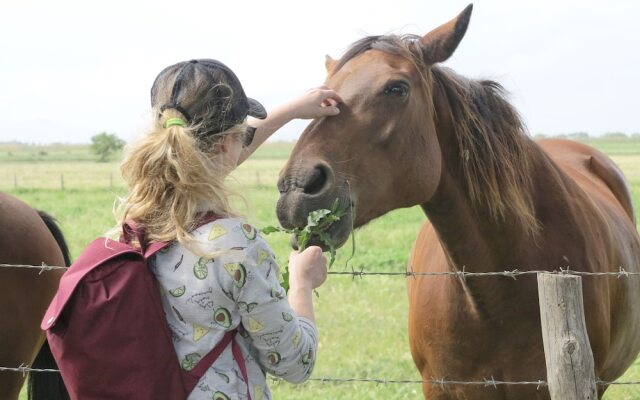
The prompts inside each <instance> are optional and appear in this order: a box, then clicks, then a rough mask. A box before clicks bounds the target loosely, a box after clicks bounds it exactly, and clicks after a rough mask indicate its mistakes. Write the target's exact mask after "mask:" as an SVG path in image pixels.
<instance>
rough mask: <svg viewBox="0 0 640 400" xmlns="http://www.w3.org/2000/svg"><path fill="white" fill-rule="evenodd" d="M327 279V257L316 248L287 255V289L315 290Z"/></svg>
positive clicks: (311, 247)
mask: <svg viewBox="0 0 640 400" xmlns="http://www.w3.org/2000/svg"><path fill="white" fill-rule="evenodd" d="M326 279H327V257H325V255H324V254H323V253H322V249H321V248H320V247H318V246H310V247H308V248H306V249H305V250H303V251H301V252H297V251H292V252H291V254H289V287H290V288H291V289H293V288H301V289H308V290H309V291H311V290H312V289H316V288H317V287H319V286H320V285H322V284H323V283H324V281H325V280H326Z"/></svg>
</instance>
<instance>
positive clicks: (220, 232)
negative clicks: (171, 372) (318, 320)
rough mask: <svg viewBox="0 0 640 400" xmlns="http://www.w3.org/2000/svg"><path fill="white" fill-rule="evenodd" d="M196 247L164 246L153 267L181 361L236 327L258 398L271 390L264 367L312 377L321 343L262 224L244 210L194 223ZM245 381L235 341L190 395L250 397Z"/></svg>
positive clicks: (189, 364)
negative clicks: (293, 299) (243, 215)
mask: <svg viewBox="0 0 640 400" xmlns="http://www.w3.org/2000/svg"><path fill="white" fill-rule="evenodd" d="M192 235H193V236H194V238H195V239H196V243H195V244H192V245H190V246H197V248H198V251H197V252H196V253H198V254H208V255H212V256H213V258H211V257H210V256H206V257H201V256H198V255H196V253H194V252H192V251H190V250H189V249H187V248H186V247H184V246H182V245H180V244H178V243H177V242H176V243H174V244H173V245H171V246H169V247H167V248H166V249H164V250H162V251H161V252H159V253H158V254H157V255H156V256H155V259H154V260H153V261H152V263H151V266H152V269H153V271H154V273H155V275H156V277H157V279H158V282H159V284H160V290H161V294H162V303H163V307H164V310H165V314H166V316H167V322H168V324H169V328H170V330H171V333H172V338H173V344H174V346H175V349H176V353H177V355H178V359H179V361H180V364H181V367H182V368H184V369H185V370H190V369H192V368H194V367H195V365H196V364H197V363H198V361H199V360H200V358H201V357H203V356H204V355H206V354H207V353H208V352H209V351H211V349H213V348H214V347H215V345H216V344H217V343H218V342H219V341H220V340H221V339H222V337H223V336H224V333H225V332H226V331H229V330H232V329H236V328H238V334H237V335H236V340H237V341H238V343H239V345H240V348H241V349H242V354H243V356H244V359H245V364H246V367H247V374H248V378H249V390H250V391H251V399H252V400H266V399H270V398H271V394H270V392H269V389H268V387H267V385H266V379H265V372H267V373H269V374H271V375H273V376H275V377H279V378H282V379H285V380H287V381H289V382H292V383H299V382H302V381H304V380H306V379H307V378H308V377H309V375H310V374H311V371H312V369H313V366H314V363H315V355H316V350H317V343H318V340H317V331H316V328H315V326H314V324H313V323H312V322H311V321H310V320H308V319H305V318H301V317H298V316H296V314H295V313H294V312H293V310H292V309H291V307H290V306H289V303H288V301H287V299H286V296H285V291H284V289H283V288H282V287H281V286H280V283H279V280H278V276H279V268H278V265H277V264H276V261H275V259H274V255H273V252H272V251H271V249H270V248H269V246H268V245H267V243H266V242H265V241H264V239H263V238H262V237H261V236H260V235H259V234H258V232H257V231H256V229H255V228H254V227H253V226H251V225H249V224H247V223H245V222H244V221H242V220H241V219H238V218H225V219H218V220H216V221H213V222H210V223H208V224H206V225H203V226H201V227H200V228H198V229H196V230H194V231H193V232H192ZM247 398H248V397H247V385H246V384H245V382H244V380H243V378H242V374H241V373H240V369H239V367H238V365H237V363H236V361H235V360H234V358H233V355H232V352H231V346H230V345H229V346H227V348H226V349H225V350H224V351H223V352H222V354H221V355H220V357H219V358H218V359H217V360H216V362H215V363H214V364H213V365H212V366H211V368H209V370H208V371H207V373H206V374H205V375H204V376H203V377H202V378H201V379H200V381H199V382H198V384H197V386H196V387H195V389H194V390H193V392H191V395H190V396H189V400H200V399H206V400H212V399H213V400H227V399H247Z"/></svg>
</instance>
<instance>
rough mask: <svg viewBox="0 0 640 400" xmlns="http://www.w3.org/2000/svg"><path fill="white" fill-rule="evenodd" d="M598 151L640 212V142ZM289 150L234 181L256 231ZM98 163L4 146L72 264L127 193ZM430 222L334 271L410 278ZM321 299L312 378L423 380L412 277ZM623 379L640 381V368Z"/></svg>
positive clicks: (254, 163) (3, 180) (399, 387)
mask: <svg viewBox="0 0 640 400" xmlns="http://www.w3.org/2000/svg"><path fill="white" fill-rule="evenodd" d="M591 144H593V145H595V146H596V147H599V148H601V149H603V151H605V152H607V153H608V154H610V155H612V157H613V158H614V159H615V161H616V162H617V163H618V164H619V165H620V167H621V168H622V169H623V170H624V172H625V173H626V174H627V177H628V178H629V180H630V182H631V186H632V190H633V194H634V200H635V203H636V206H638V205H639V201H638V200H639V199H640V140H621V141H618V140H614V141H592V143H591ZM9 146H11V147H9ZM290 148H291V146H290V144H284V143H276V144H268V145H266V146H264V147H263V148H262V149H260V150H259V152H257V153H256V154H255V155H254V157H253V158H252V159H250V160H249V161H247V162H246V163H245V164H244V165H242V166H241V167H240V168H239V169H238V170H237V171H236V173H234V176H233V177H232V179H231V182H230V184H231V186H232V187H234V188H235V189H236V190H237V192H238V193H239V194H241V196H242V198H244V199H245V200H246V202H247V204H246V205H245V204H244V202H243V201H242V200H241V199H240V198H237V199H236V204H237V205H238V208H239V209H240V211H242V212H244V213H245V214H246V215H247V218H248V219H249V220H250V221H251V222H252V223H254V225H257V226H258V227H261V226H267V225H276V224H277V219H276V217H275V215H274V205H275V202H276V200H277V198H278V193H277V190H276V189H275V181H276V179H277V173H278V171H279V169H280V168H281V166H282V165H283V164H284V162H285V158H286V156H287V155H288V152H289V151H290ZM42 153H46V154H42ZM92 159H93V156H91V154H89V153H88V151H87V148H86V146H85V147H82V146H70V147H69V148H66V147H65V146H62V145H61V146H54V147H52V148H49V147H37V148H36V147H33V146H28V147H27V146H20V145H16V144H13V145H6V146H5V145H0V190H3V191H6V192H9V193H11V194H14V195H15V196H17V197H19V198H21V199H23V200H24V201H26V202H27V203H29V204H31V205H32V206H34V207H36V208H39V209H43V210H46V211H49V212H50V213H52V214H53V215H54V216H55V217H56V218H58V220H59V222H60V223H61V226H62V229H63V231H64V233H65V235H66V237H67V239H68V241H69V243H70V248H71V252H72V256H73V257H75V256H77V255H78V254H79V252H80V251H81V250H82V249H83V248H84V246H85V245H86V244H87V243H88V242H89V241H91V240H92V239H93V238H95V237H96V236H99V235H101V234H103V233H104V232H105V231H106V230H108V229H109V228H111V227H112V224H113V217H112V213H111V210H112V207H113V204H114V200H115V199H116V197H117V196H119V195H122V194H123V193H124V188H123V187H122V182H121V181H120V179H119V172H118V166H117V163H116V162H111V163H96V162H94V161H92ZM63 187H64V190H62V188H63ZM423 221H424V215H423V214H422V212H421V211H420V209H419V208H417V207H413V208H408V209H401V210H396V211H394V212H391V213H389V214H387V215H386V216H384V217H382V218H380V219H378V220H376V221H373V222H372V223H370V224H368V225H367V226H366V227H364V228H363V229H361V230H360V231H358V233H357V234H356V253H355V255H354V256H353V258H351V244H347V245H346V246H345V247H344V248H343V250H341V251H340V252H339V254H338V259H337V261H336V263H335V265H334V267H333V270H344V269H347V270H349V269H351V268H352V267H353V268H356V269H360V268H363V269H364V270H365V271H404V266H405V263H406V259H407V256H408V253H409V250H410V248H411V245H412V243H413V240H414V238H415V236H416V234H417V232H418V230H419V228H420V226H421V224H422V222H423ZM288 239H289V238H288V237H286V236H284V235H281V234H275V235H271V236H269V237H268V240H269V242H270V243H271V244H272V247H273V248H274V251H275V252H276V254H277V255H278V257H279V258H280V261H281V262H283V261H284V260H285V259H286V256H287V255H288V252H289V247H288ZM347 262H348V264H347ZM318 293H319V297H318V298H316V299H315V305H316V316H317V320H318V321H317V322H318V327H319V331H320V351H319V359H318V362H317V365H316V369H315V372H314V375H313V376H314V377H317V378H320V377H338V378H381V379H386V380H404V379H409V380H416V379H420V377H419V375H418V374H417V372H416V370H415V368H414V366H413V362H412V360H411V356H410V353H409V349H408V338H407V329H406V320H407V298H406V292H405V278H402V277H377V276H368V277H364V278H362V279H355V280H354V279H351V278H348V277H342V276H332V277H331V278H330V280H329V281H328V282H327V283H326V284H325V285H324V286H323V287H322V288H320V289H319V290H318ZM539 378H540V379H545V377H539ZM621 380H640V361H636V363H635V364H634V366H632V367H631V368H630V369H629V371H628V372H627V374H626V375H625V376H623V377H622V378H621ZM271 388H272V391H273V394H274V397H275V398H276V399H327V398H336V399H347V398H348V399H383V398H384V399H407V398H421V388H420V385H416V384H374V383H322V382H313V381H312V382H307V383H305V384H303V385H302V386H292V385H289V384H285V383H280V382H274V383H272V384H271ZM22 398H24V399H26V397H25V396H23V397H21V399H22ZM637 398H640V386H631V387H623V386H620V387H614V388H612V389H610V390H609V391H608V392H607V397H606V399H607V400H613V399H637Z"/></svg>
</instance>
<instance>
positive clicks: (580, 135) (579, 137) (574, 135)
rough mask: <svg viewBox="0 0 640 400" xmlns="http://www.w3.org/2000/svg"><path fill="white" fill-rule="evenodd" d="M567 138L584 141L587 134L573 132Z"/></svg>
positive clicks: (587, 136)
mask: <svg viewBox="0 0 640 400" xmlns="http://www.w3.org/2000/svg"><path fill="white" fill-rule="evenodd" d="M569 138H571V139H575V140H585V139H589V134H588V133H587V132H573V133H570V134H569Z"/></svg>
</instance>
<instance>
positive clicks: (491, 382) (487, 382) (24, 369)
mask: <svg viewBox="0 0 640 400" xmlns="http://www.w3.org/2000/svg"><path fill="white" fill-rule="evenodd" d="M0 372H20V373H22V374H23V375H24V374H26V373H28V372H55V373H59V372H60V370H57V369H37V368H30V367H29V366H26V365H24V364H22V365H20V366H19V367H0ZM271 380H272V381H274V382H285V381H284V380H283V379H281V378H276V377H271ZM308 380H309V381H312V382H320V383H375V384H378V385H391V384H409V385H422V384H425V383H428V384H431V385H438V386H445V385H452V386H456V385H457V386H472V385H475V386H485V387H494V388H497V387H498V386H516V385H534V386H536V387H537V388H540V387H543V386H548V383H547V381H544V380H538V381H501V380H496V379H494V378H493V377H491V378H485V379H483V380H481V381H459V380H447V379H434V378H432V379H425V380H418V379H386V378H334V377H322V378H309V379H308ZM596 384H597V385H600V386H611V385H640V381H612V382H608V381H602V380H599V379H598V380H596Z"/></svg>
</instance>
